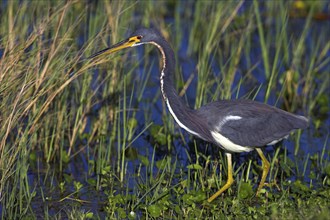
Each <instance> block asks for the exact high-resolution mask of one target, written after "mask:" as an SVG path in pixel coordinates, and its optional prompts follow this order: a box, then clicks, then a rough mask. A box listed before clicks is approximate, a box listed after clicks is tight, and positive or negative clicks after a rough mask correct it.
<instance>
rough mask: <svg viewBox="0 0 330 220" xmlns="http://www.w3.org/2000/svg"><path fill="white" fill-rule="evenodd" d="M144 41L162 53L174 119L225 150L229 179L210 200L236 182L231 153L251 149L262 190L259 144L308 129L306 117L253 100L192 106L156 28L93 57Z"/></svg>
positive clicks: (164, 89)
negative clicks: (180, 93) (178, 86)
mask: <svg viewBox="0 0 330 220" xmlns="http://www.w3.org/2000/svg"><path fill="white" fill-rule="evenodd" d="M141 44H153V45H155V46H156V47H157V48H158V49H159V50H160V52H161V54H162V58H163V67H162V70H161V73H160V89H161V92H162V95H163V99H164V101H165V103H166V105H167V108H168V109H169V112H170V113H171V115H172V116H173V118H174V119H175V121H176V122H177V123H178V124H179V125H180V127H182V128H183V129H185V130H186V131H188V132H189V133H191V134H193V135H195V136H197V137H199V138H201V139H203V140H205V141H208V142H211V143H214V144H215V145H217V146H219V147H220V148H222V149H223V150H224V151H225V152H226V155H227V158H228V181H227V183H226V184H225V185H224V186H223V187H222V188H221V189H220V190H219V191H218V192H217V193H216V194H214V195H213V196H212V197H210V198H209V200H208V201H209V202H211V201H212V200H214V199H215V198H216V197H217V196H218V195H220V194H221V193H222V192H223V191H225V190H226V189H228V188H229V187H230V185H231V184H232V183H233V178H232V164H231V163H232V161H231V153H239V152H249V151H252V150H254V149H256V150H257V152H258V153H259V155H260V157H261V159H262V161H263V166H264V170H263V174H262V178H261V181H260V184H259V187H258V192H259V190H260V189H261V188H262V186H263V185H264V182H265V179H266V176H267V173H268V170H269V162H268V161H267V159H266V158H265V157H264V155H263V153H262V151H261V149H260V147H263V146H265V145H271V144H275V143H276V142H278V141H280V140H282V139H283V138H286V137H287V136H288V135H289V134H290V133H291V132H292V131H294V130H296V129H303V128H306V127H307V126H308V120H307V118H305V117H303V116H298V115H294V114H291V113H289V112H286V111H283V110H281V109H278V108H275V107H272V106H269V105H267V104H264V103H260V102H256V101H251V100H221V101H217V102H212V103H209V104H207V105H205V106H202V107H201V108H199V109H196V110H195V109H191V108H189V107H188V106H187V105H186V104H185V103H184V102H183V100H182V99H181V98H180V97H179V96H178V94H177V91H176V90H175V87H174V83H173V74H174V68H175V59H174V52H173V50H172V49H171V47H170V45H169V44H168V43H167V41H166V40H165V39H164V38H163V37H162V36H161V35H160V34H159V33H158V32H157V31H155V30H153V29H139V30H137V31H136V32H135V33H134V34H133V35H132V37H130V38H128V39H127V40H125V41H122V42H120V43H118V44H116V45H114V46H112V47H110V48H108V49H105V50H102V51H101V52H99V53H97V54H96V55H94V56H93V57H95V56H99V55H100V54H106V53H112V52H115V51H117V50H121V49H123V48H127V47H133V46H138V45H141Z"/></svg>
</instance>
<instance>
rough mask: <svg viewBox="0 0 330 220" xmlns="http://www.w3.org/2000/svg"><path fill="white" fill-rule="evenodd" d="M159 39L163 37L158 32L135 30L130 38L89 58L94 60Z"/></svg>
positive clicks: (145, 29)
mask: <svg viewBox="0 0 330 220" xmlns="http://www.w3.org/2000/svg"><path fill="white" fill-rule="evenodd" d="M160 39H163V37H162V36H161V34H160V33H159V32H158V31H156V30H154V29H148V28H140V29H138V30H136V31H135V32H134V33H133V34H132V35H131V37H129V38H127V39H125V40H123V41H120V42H119V43H116V44H114V45H112V46H111V47H109V48H106V49H104V50H101V51H99V52H97V53H95V54H94V55H92V56H90V58H94V57H97V56H100V55H105V54H110V53H113V52H116V51H119V50H122V49H125V48H128V47H135V46H139V45H141V44H147V43H152V42H155V41H157V40H160Z"/></svg>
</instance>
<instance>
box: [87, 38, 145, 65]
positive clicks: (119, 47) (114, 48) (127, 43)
mask: <svg viewBox="0 0 330 220" xmlns="http://www.w3.org/2000/svg"><path fill="white" fill-rule="evenodd" d="M140 39H141V37H140V36H134V37H130V38H128V39H127V40H123V41H121V42H119V43H117V44H115V45H112V46H111V47H108V48H106V49H104V50H101V51H99V52H97V53H95V54H93V55H92V56H90V57H89V58H88V59H92V58H95V57H98V56H100V55H106V54H111V53H113V52H116V51H119V50H122V49H125V48H128V47H134V46H136V45H137V44H139V43H140V42H141V40H140Z"/></svg>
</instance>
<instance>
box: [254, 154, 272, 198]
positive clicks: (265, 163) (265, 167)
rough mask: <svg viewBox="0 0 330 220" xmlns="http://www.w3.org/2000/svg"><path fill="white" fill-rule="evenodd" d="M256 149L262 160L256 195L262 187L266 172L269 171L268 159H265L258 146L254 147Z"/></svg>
mask: <svg viewBox="0 0 330 220" xmlns="http://www.w3.org/2000/svg"><path fill="white" fill-rule="evenodd" d="M256 150H257V152H258V154H259V156H260V157H261V160H262V176H261V180H260V183H259V186H258V190H257V195H258V194H259V192H260V190H261V189H262V187H263V186H264V185H265V180H266V177H267V174H268V172H269V167H270V164H269V162H268V160H267V159H266V157H265V155H264V154H263V153H262V150H261V149H260V148H256Z"/></svg>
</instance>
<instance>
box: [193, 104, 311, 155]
mask: <svg viewBox="0 0 330 220" xmlns="http://www.w3.org/2000/svg"><path fill="white" fill-rule="evenodd" d="M219 112H221V114H219ZM196 113H197V114H198V115H200V117H201V118H204V119H205V120H206V122H207V126H208V130H210V131H211V130H214V131H218V132H219V133H221V134H222V135H223V136H224V137H226V138H228V139H229V140H230V141H232V142H233V143H235V144H237V145H240V146H245V147H252V148H254V147H262V146H265V145H267V144H270V143H272V142H274V141H278V140H281V139H283V138H285V137H286V136H287V135H288V134H290V132H292V131H293V130H296V129H304V128H306V127H307V126H308V120H307V118H305V117H303V116H297V115H294V114H291V113H289V112H286V111H283V110H281V109H278V108H275V107H272V106H270V105H267V104H264V103H260V102H256V101H252V100H221V101H217V102H212V103H209V104H207V105H205V106H203V107H201V108H200V109H198V110H196ZM229 115H231V116H240V117H241V119H239V120H228V121H227V122H225V123H224V124H223V125H222V126H221V127H220V128H219V127H218V126H219V124H221V122H222V121H223V120H224V118H225V117H226V116H229ZM209 141H210V140H209ZM213 142H216V141H215V140H213ZM222 148H224V149H225V146H222Z"/></svg>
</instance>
